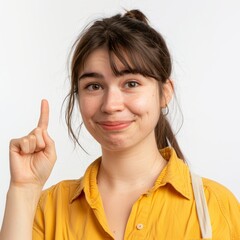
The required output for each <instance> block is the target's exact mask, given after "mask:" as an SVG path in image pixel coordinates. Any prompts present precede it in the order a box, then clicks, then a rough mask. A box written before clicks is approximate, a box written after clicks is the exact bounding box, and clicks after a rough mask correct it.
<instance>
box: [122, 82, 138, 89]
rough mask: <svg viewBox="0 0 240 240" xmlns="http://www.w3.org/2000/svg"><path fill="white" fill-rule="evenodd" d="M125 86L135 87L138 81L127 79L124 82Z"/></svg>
mask: <svg viewBox="0 0 240 240" xmlns="http://www.w3.org/2000/svg"><path fill="white" fill-rule="evenodd" d="M125 86H126V88H135V87H138V86H139V83H138V82H136V81H129V82H127V83H126V84H125Z"/></svg>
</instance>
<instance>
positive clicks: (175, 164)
mask: <svg viewBox="0 0 240 240" xmlns="http://www.w3.org/2000/svg"><path fill="white" fill-rule="evenodd" d="M160 153H161V155H162V156H163V157H164V159H166V160H167V161H168V163H167V165H166V166H165V168H164V169H163V170H162V172H161V173H160V175H159V177H158V179H157V180H156V182H155V185H154V187H153V189H154V190H155V189H156V188H159V187H161V186H164V185H166V184H171V185H172V186H173V188H174V189H175V190H176V191H177V192H179V193H180V194H181V195H182V196H184V197H186V198H187V199H191V198H192V187H191V178H190V173H189V168H188V166H187V164H186V163H184V161H183V160H182V159H180V158H179V157H178V156H177V154H176V152H175V150H174V149H173V148H172V147H167V148H164V149H161V150H160Z"/></svg>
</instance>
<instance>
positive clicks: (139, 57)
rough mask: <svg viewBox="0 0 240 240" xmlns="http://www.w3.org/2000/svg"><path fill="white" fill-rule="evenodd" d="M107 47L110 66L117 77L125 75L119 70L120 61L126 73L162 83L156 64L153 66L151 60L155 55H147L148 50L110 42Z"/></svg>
mask: <svg viewBox="0 0 240 240" xmlns="http://www.w3.org/2000/svg"><path fill="white" fill-rule="evenodd" d="M107 47H108V51H109V61H110V66H111V68H112V71H113V73H114V74H115V75H116V76H119V75H122V74H123V71H122V69H119V68H118V67H117V64H116V60H119V61H120V62H121V64H122V65H123V67H124V72H126V71H127V72H128V73H132V74H141V75H143V76H144V77H151V78H154V79H156V80H158V81H161V77H160V76H159V74H158V72H157V71H156V70H155V69H154V66H153V64H154V63H152V64H151V62H152V61H151V59H150V58H149V57H150V55H152V56H153V54H151V53H148V54H147V53H146V50H144V49H141V47H139V46H132V45H131V43H130V42H121V43H119V42H118V41H109V42H108V46H107ZM148 50H149V49H148Z"/></svg>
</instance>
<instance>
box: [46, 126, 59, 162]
mask: <svg viewBox="0 0 240 240" xmlns="http://www.w3.org/2000/svg"><path fill="white" fill-rule="evenodd" d="M43 139H44V142H45V144H46V145H45V149H44V153H45V154H46V156H47V157H48V158H49V160H51V161H52V162H55V161H56V158H57V155H56V148H55V143H54V141H53V139H52V138H51V137H50V136H49V134H48V132H47V130H46V129H45V130H43Z"/></svg>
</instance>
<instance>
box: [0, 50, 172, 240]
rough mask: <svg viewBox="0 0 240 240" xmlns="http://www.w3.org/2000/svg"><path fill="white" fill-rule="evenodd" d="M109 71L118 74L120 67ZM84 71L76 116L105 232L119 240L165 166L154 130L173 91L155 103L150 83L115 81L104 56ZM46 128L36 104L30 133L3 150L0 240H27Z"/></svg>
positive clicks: (44, 164) (49, 152)
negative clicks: (93, 161) (89, 148)
mask: <svg viewBox="0 0 240 240" xmlns="http://www.w3.org/2000/svg"><path fill="white" fill-rule="evenodd" d="M116 64H117V66H118V68H119V69H121V70H125V69H123V66H122V65H121V63H120V62H119V61H117V60H116ZM84 66H85V67H84V69H83V71H82V72H81V73H80V80H79V86H78V87H79V98H78V100H79V107H80V112H81V115H82V118H83V121H84V124H85V126H86V128H87V129H88V131H89V132H90V133H91V134H92V136H93V137H94V138H95V139H96V140H97V141H98V142H99V143H100V144H101V147H102V161H101V165H100V169H99V173H98V179H97V180H98V187H99V192H100V194H101V197H102V201H103V206H104V210H105V213H106V218H107V221H108V222H109V228H110V229H111V230H112V232H113V235H114V238H115V239H116V240H120V239H123V236H124V231H125V227H126V223H127V219H128V216H129V214H130V210H131V207H132V204H133V203H134V202H135V201H136V200H137V198H138V197H139V196H140V195H141V194H142V193H143V192H145V191H147V190H148V189H149V188H151V187H152V186H153V184H154V182H155V180H156V178H157V176H158V175H159V173H160V172H161V170H162V169H163V167H164V166H165V165H166V161H165V160H164V159H163V158H162V156H161V155H160V153H159V151H158V148H157V145H156V140H155V135H154V128H155V126H156V124H157V121H158V119H159V115H160V114H161V111H160V108H161V107H165V105H166V104H167V103H168V101H170V99H171V95H172V84H171V81H167V84H165V85H164V87H163V90H164V91H163V96H161V97H160V95H159V89H158V82H157V81H156V80H154V79H151V78H146V77H143V76H141V75H139V74H123V75H122V76H118V77H116V76H115V75H114V74H113V73H112V70H111V68H110V65H109V59H108V54H107V51H106V50H105V49H98V50H96V51H94V52H93V53H92V54H91V55H90V56H89V58H88V59H87V61H86V63H85V65H84ZM48 121H49V106H48V102H47V100H43V101H42V104H41V112H40V118H39V122H38V124H37V127H36V128H35V129H34V130H33V131H31V132H30V133H29V134H28V135H26V136H24V137H22V138H19V139H13V140H12V141H11V143H10V149H9V150H10V170H11V181H10V187H9V191H8V194H7V201H6V209H5V215H4V220H3V225H2V229H1V233H0V240H15V239H17V240H30V239H32V225H33V219H34V214H35V211H36V207H37V203H38V200H39V197H40V195H41V191H42V188H43V186H44V184H45V182H46V181H47V179H48V177H49V175H50V173H51V171H52V168H53V166H54V163H55V161H56V151H55V145H54V142H53V140H52V139H51V138H50V136H49V135H48V132H47V128H48ZM110 196H111V197H110ZM114 206H120V207H119V208H116V207H114Z"/></svg>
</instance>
